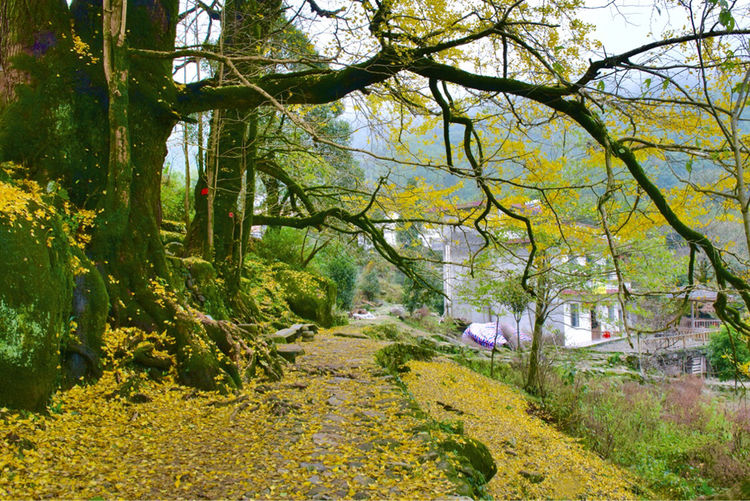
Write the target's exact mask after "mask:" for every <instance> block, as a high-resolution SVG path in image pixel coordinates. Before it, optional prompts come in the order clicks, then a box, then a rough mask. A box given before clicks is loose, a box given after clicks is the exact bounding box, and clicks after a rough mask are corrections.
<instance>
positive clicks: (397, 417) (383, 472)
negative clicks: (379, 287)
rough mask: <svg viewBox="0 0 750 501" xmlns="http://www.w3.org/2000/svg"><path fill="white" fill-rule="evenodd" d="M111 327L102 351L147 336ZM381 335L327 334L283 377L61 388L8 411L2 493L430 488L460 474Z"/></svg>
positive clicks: (291, 493) (305, 495)
mask: <svg viewBox="0 0 750 501" xmlns="http://www.w3.org/2000/svg"><path fill="white" fill-rule="evenodd" d="M139 335H140V334H138V333H137V331H136V330H130V329H125V330H123V329H118V330H115V331H110V332H108V334H107V337H108V338H109V340H108V348H107V350H108V352H109V353H112V352H113V350H114V351H116V349H117V347H118V346H121V345H123V344H127V343H128V342H129V341H127V340H128V339H129V338H131V337H133V336H135V337H137V336H139ZM381 346H382V343H380V342H377V341H372V340H369V339H368V340H351V339H342V338H337V337H333V336H330V335H327V334H319V335H318V339H316V341H314V342H312V343H306V344H305V348H306V350H308V353H309V355H307V356H305V357H304V358H303V360H302V361H301V362H299V363H298V365H297V366H296V367H293V368H292V369H291V370H290V371H288V377H286V378H285V379H284V380H283V381H281V382H279V383H272V384H269V383H264V384H260V383H257V382H254V383H250V384H249V385H248V386H247V387H246V389H245V391H244V392H243V393H241V394H237V395H227V396H221V395H218V394H215V393H207V392H200V391H196V390H192V389H190V388H185V387H181V386H177V385H175V384H174V383H171V382H167V383H164V384H158V383H155V382H153V381H148V380H141V381H139V387H138V392H139V396H140V400H139V401H142V402H144V403H140V404H132V403H130V402H129V401H127V400H126V399H124V398H123V397H121V396H120V395H119V393H118V388H119V382H118V378H121V377H122V374H121V373H120V372H118V371H117V370H115V371H109V372H106V373H105V374H104V375H103V377H102V378H101V380H100V381H99V382H98V383H97V384H94V385H90V386H79V387H75V388H73V389H71V390H70V391H68V392H66V393H64V394H60V395H58V396H56V397H55V401H54V404H53V405H52V407H51V410H52V413H51V414H50V415H48V416H44V415H35V414H31V415H23V414H11V413H9V412H3V411H0V498H3V499H7V498H75V499H92V498H107V499H109V498H128V499H144V498H147V499H153V498H189V499H196V498H205V499H224V498H232V499H237V498H263V499H268V498H275V499H309V498H312V497H314V496H316V495H322V494H325V495H328V496H331V497H333V498H352V497H355V496H357V497H359V496H361V495H365V496H366V497H367V498H368V499H385V498H390V499H392V498H398V499H426V498H439V497H445V496H447V495H449V494H450V493H451V491H452V489H453V484H452V483H451V482H450V481H449V480H448V479H447V478H446V476H445V474H444V473H443V472H442V470H440V468H438V467H437V464H436V462H437V459H436V458H435V459H428V458H429V457H430V456H427V455H426V454H427V453H428V452H429V447H428V444H427V443H426V442H424V441H422V440H420V439H418V438H416V437H415V428H416V427H417V426H419V425H420V424H421V421H420V420H419V419H418V418H416V417H414V416H413V415H411V413H410V412H408V411H407V412H404V410H405V408H406V407H407V403H406V401H405V398H404V397H403V395H402V394H401V392H400V390H399V389H398V388H396V387H395V386H394V385H392V384H391V383H389V382H388V381H387V380H386V379H384V378H383V377H382V376H378V375H377V371H378V368H377V367H376V366H375V365H374V363H373V361H372V360H373V354H374V352H375V351H376V350H377V349H378V348H379V347H381Z"/></svg>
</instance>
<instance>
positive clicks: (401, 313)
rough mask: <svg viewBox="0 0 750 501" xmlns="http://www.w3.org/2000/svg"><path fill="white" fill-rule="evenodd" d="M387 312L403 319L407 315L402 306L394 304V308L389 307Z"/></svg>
mask: <svg viewBox="0 0 750 501" xmlns="http://www.w3.org/2000/svg"><path fill="white" fill-rule="evenodd" d="M388 313H390V314H391V315H393V316H394V317H398V318H399V320H404V319H406V317H407V313H406V310H405V309H403V308H402V307H400V306H396V307H394V308H391V311H389V312H388Z"/></svg>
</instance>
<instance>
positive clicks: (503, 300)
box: [493, 277, 532, 355]
mask: <svg viewBox="0 0 750 501" xmlns="http://www.w3.org/2000/svg"><path fill="white" fill-rule="evenodd" d="M497 300H498V302H499V303H500V305H501V306H503V307H504V308H505V309H506V310H508V311H509V312H510V313H511V314H512V315H513V319H514V320H515V321H516V346H517V348H516V349H517V350H519V351H520V350H521V331H520V328H521V318H522V317H523V312H524V311H526V307H527V306H528V305H529V303H530V302H531V300H532V297H531V295H529V293H528V292H526V291H525V290H524V288H523V286H522V285H521V278H520V277H513V278H511V279H509V280H507V281H505V282H502V283H501V284H500V287H499V288H498V290H497ZM495 339H497V336H496V337H495ZM493 355H494V350H493Z"/></svg>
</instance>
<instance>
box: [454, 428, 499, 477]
mask: <svg viewBox="0 0 750 501" xmlns="http://www.w3.org/2000/svg"><path fill="white" fill-rule="evenodd" d="M440 448H441V449H442V450H444V451H446V452H452V453H454V454H455V455H456V457H457V458H458V459H459V461H460V462H461V467H460V468H461V470H462V471H463V473H465V474H466V475H468V476H470V477H471V478H472V480H473V482H475V483H476V484H477V485H482V484H486V483H487V482H489V481H490V480H491V479H492V477H494V476H495V473H497V465H496V464H495V460H494V459H492V454H490V450H489V449H488V448H487V446H486V445H484V444H483V443H482V442H480V441H479V440H475V439H473V438H470V437H466V436H455V437H451V438H449V439H447V440H444V441H443V442H441V443H440Z"/></svg>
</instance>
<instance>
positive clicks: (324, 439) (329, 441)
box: [312, 432, 341, 447]
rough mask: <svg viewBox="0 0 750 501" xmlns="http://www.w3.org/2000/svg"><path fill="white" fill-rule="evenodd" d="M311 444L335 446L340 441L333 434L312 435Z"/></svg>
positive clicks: (320, 433)
mask: <svg viewBox="0 0 750 501" xmlns="http://www.w3.org/2000/svg"><path fill="white" fill-rule="evenodd" d="M312 440H313V443H315V445H318V446H321V447H323V446H336V445H338V444H339V442H340V441H341V439H340V437H339V436H338V435H336V434H334V433H323V432H318V433H314V434H313V436H312Z"/></svg>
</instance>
